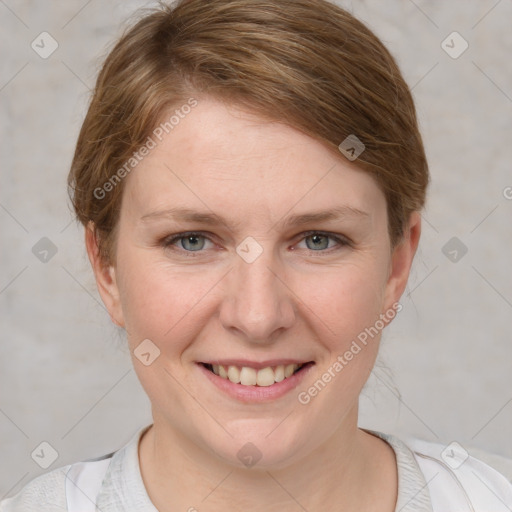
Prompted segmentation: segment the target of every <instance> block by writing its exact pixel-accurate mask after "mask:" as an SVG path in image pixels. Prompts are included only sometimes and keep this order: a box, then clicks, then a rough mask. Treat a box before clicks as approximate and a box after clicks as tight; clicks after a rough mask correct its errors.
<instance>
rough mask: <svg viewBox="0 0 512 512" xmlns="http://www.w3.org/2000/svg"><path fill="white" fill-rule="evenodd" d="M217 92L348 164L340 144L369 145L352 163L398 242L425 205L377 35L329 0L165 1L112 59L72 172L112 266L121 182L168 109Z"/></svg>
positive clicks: (424, 174) (419, 165)
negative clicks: (366, 177) (116, 178)
mask: <svg viewBox="0 0 512 512" xmlns="http://www.w3.org/2000/svg"><path fill="white" fill-rule="evenodd" d="M201 96H203V97H205V96H209V97H213V98H215V99H217V100H220V101H224V102H226V103H227V104H236V105H238V106H240V107H246V108H247V109H249V110H250V111H252V112H254V113H256V114H259V115H260V116H261V117H263V118H265V119H268V120H272V121H278V122H282V123H285V124H288V125H290V126H292V127H294V128H296V129H298V130H300V131H302V132H303V133H306V134H307V135H309V136H311V137H313V138H315V139H317V140H319V141H321V142H322V143H324V144H325V145H326V147H328V148H331V149H332V150H333V151H335V152H337V154H338V155H339V156H340V157H341V158H344V157H343V155H342V154H341V152H340V151H339V150H338V145H339V144H340V143H341V142H342V141H343V140H345V139H346V138H347V136H349V135H355V136H356V137H357V138H359V139H360V140H361V141H362V142H363V143H364V145H365V150H364V152H363V153H362V154H361V155H360V156H359V158H358V159H357V160H355V161H354V162H353V163H354V164H355V165H356V166H357V167H358V168H360V169H361V170H363V171H365V172H368V173H370V174H371V175H372V176H373V177H374V179H375V180H376V182H377V184H378V185H379V186H380V187H381V189H382V191H383V193H384V194H385V196H386V200H387V209H388V221H389V235H390V240H391V244H392V247H393V246H395V245H396V244H397V243H399V242H400V240H401V239H402V237H403V234H404V228H405V227H406V224H407V222H408V220H409V216H410V214H411V213H412V212H413V211H420V210H421V209H422V208H423V206H424V202H425V195H426V189H427V186H428V182H429V172H428V164H427V160H426V156H425V151H424V147H423V142H422V139H421V135H420V133H419V129H418V123H417V119H416V110H415V106H414V102H413V99H412V96H411V93H410V91H409V88H408V86H407V84H406V83H405V81H404V79H403V77H402V75H401V73H400V70H399V68H398V66H397V64H396V62H395V60H394V58H393V57H392V56H391V54H390V53H389V51H388V50H387V49H386V48H385V47H384V45H383V44H382V43H381V42H380V40H379V39H378V38H377V37H376V36H375V35H374V34H373V33H372V32H371V31H370V30H369V29H368V28H366V27H365V25H363V24H362V23H361V22H360V21H358V20H357V19H355V18H354V17H353V16H352V15H351V14H350V13H348V12H347V11H345V10H344V9H342V8H340V7H338V6H337V5H335V4H333V3H330V2H328V1H327V0H180V1H178V2H176V3H175V4H174V5H172V6H169V5H166V4H163V3H162V4H160V6H159V7H158V8H157V9H154V10H151V11H150V12H149V14H146V15H145V16H144V17H143V18H142V19H140V20H139V21H138V22H137V23H135V24H134V25H133V26H132V27H131V28H129V29H128V30H127V31H126V32H125V33H124V34H123V36H122V37H121V38H120V40H119V41H118V42H117V44H116V45H115V47H114V48H113V50H112V51H111V52H110V54H109V55H108V57H107V58H106V60H105V62H104V65H103V67H102V69H101V71H100V74H99V76H98V79H97V83H96V86H95V89H94V92H93V96H92V100H91V103H90V106H89V109H88V112H87V115H86V118H85V120H84V123H83V125H82V128H81V131H80V135H79V137H78V141H77V145H76V149H75V154H74V157H73V161H72V165H71V170H70V173H69V176H68V185H69V192H70V197H71V200H72V203H73V207H74V209H75V212H76V215H77V218H78V220H79V221H80V222H81V223H82V224H83V225H84V226H86V225H87V224H88V223H89V222H91V221H92V222H93V223H94V229H95V232H96V236H97V240H98V243H99V247H100V254H101V256H102V258H104V260H105V262H109V263H113V262H114V260H115V236H116V226H117V224H118V218H119V212H120V207H121V201H122V193H123V188H124V187H123V183H124V180H120V182H119V183H117V184H116V186H114V187H110V188H111V190H110V188H109V191H108V193H105V194H102V196H100V197H98V194H97V193H95V190H98V188H102V187H103V185H104V184H105V183H106V182H107V181H108V180H109V179H112V176H113V175H114V174H115V173H116V171H118V169H120V168H122V167H123V165H126V162H127V161H128V160H129V159H130V158H131V157H132V155H133V153H134V151H136V150H137V149H138V148H139V147H140V146H141V145H142V144H144V141H145V140H146V139H147V137H148V136H149V134H150V133H151V132H152V130H154V128H155V127H156V126H158V124H159V123H160V122H162V119H164V118H165V116H166V115H167V117H169V112H171V109H172V108H176V107H179V106H180V105H184V104H186V103H187V102H189V101H190V99H191V97H193V98H200V97H201Z"/></svg>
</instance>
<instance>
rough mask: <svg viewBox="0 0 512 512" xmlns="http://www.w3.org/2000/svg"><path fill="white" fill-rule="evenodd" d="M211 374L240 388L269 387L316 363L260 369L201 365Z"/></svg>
mask: <svg viewBox="0 0 512 512" xmlns="http://www.w3.org/2000/svg"><path fill="white" fill-rule="evenodd" d="M199 364H200V365H201V366H203V367H204V368H206V369H207V370H208V371H210V372H211V373H213V374H215V375H217V377H220V378H221V379H224V380H227V381H229V382H231V383H232V384H238V385H239V386H252V387H269V386H273V385H274V384H277V383H280V382H283V381H286V380H287V379H290V378H291V377H293V376H295V375H297V374H299V373H301V372H304V371H305V370H306V369H307V368H309V367H311V366H313V365H314V364H315V363H314V361H308V362H303V363H288V364H276V365H269V366H264V367H261V366H262V365H257V366H259V368H255V366H256V365H254V366H242V365H234V364H227V363H225V364H212V363H199Z"/></svg>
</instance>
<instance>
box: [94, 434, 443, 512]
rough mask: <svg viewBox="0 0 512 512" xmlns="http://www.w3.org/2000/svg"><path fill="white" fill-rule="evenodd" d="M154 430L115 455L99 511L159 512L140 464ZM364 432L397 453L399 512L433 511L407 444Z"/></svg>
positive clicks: (135, 437) (381, 435)
mask: <svg viewBox="0 0 512 512" xmlns="http://www.w3.org/2000/svg"><path fill="white" fill-rule="evenodd" d="M150 427H151V425H147V426H145V427H143V428H141V429H139V430H138V431H137V432H136V433H135V434H134V435H133V436H132V438H131V439H130V441H129V442H128V443H127V444H126V445H125V446H124V447H123V448H121V449H120V450H118V451H116V452H115V453H114V455H113V456H112V460H111V462H110V465H109V467H108V470H107V473H106V475H105V478H104V480H103V484H102V487H101V491H100V494H99V496H98V501H97V507H98V510H101V511H102V512H121V511H124V510H143V511H144V512H158V510H157V509H156V508H155V506H154V505H153V503H152V502H151V500H150V499H149V496H148V493H147V491H146V488H145V486H144V482H143V480H142V475H141V472H140V465H139V441H140V439H141V437H142V435H143V434H144V433H145V432H146V431H147V430H148V429H149V428H150ZM362 430H365V431H366V432H368V433H369V434H372V435H374V436H377V437H379V438H380V439H383V440H384V441H386V442H387V443H388V444H389V445H390V446H391V447H392V448H393V451H394V452H395V456H396V460H397V469H398V499H397V503H396V507H395V512H433V509H432V503H431V500H430V494H429V491H428V487H427V482H426V480H425V477H424V475H423V473H422V471H421V469H420V467H419V465H418V463H417V461H416V459H415V457H414V454H413V452H412V451H411V450H410V449H409V448H408V447H407V445H406V444H405V443H404V442H402V441H401V440H400V439H398V438H397V437H395V436H393V435H390V434H383V433H381V432H377V431H373V430H366V429H362Z"/></svg>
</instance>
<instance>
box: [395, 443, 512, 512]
mask: <svg viewBox="0 0 512 512" xmlns="http://www.w3.org/2000/svg"><path fill="white" fill-rule="evenodd" d="M403 442H404V444H405V445H406V446H407V447H408V448H409V449H410V450H411V451H412V453H413V455H414V457H415V459H416V461H417V463H418V466H419V468H420V470H421V471H422V473H423V475H424V477H425V480H426V482H427V485H428V488H429V491H430V495H431V500H432V506H433V509H434V511H436V510H452V509H453V510H455V508H456V507H459V506H461V505H462V504H464V506H467V507H468V510H472V509H473V510H475V511H476V512H479V511H488V510H493V511H495V512H499V511H504V512H507V511H508V512H510V510H511V509H512V483H511V482H510V481H509V480H508V479H507V478H506V477H505V476H504V475H503V474H501V473H500V472H498V471H497V470H496V469H494V468H492V467H491V466H489V465H488V464H486V463H485V462H483V460H481V459H480V458H476V457H474V456H472V455H470V454H469V453H468V451H467V450H466V449H465V448H464V447H463V446H461V445H460V444H459V443H457V442H452V443H450V444H448V445H442V444H439V443H433V442H428V441H423V440H419V439H405V440H404V441H403ZM483 454H484V452H480V457H482V455H483ZM494 460H497V459H496V458H495V459H494ZM502 460H503V461H505V464H504V466H503V467H505V466H507V467H512V461H507V460H506V459H502ZM471 507H472V508H471Z"/></svg>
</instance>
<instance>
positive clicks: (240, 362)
mask: <svg viewBox="0 0 512 512" xmlns="http://www.w3.org/2000/svg"><path fill="white" fill-rule="evenodd" d="M200 362H201V363H203V364H211V365H214V364H219V365H222V366H224V367H227V366H238V367H242V366H248V367H250V368H254V369H256V370H261V369H262V368H267V367H272V366H280V365H285V366H286V365H287V364H298V365H302V364H306V363H309V362H313V361H311V359H291V358H285V359H267V360H266V361H249V360H248V359H211V360H209V361H200Z"/></svg>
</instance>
